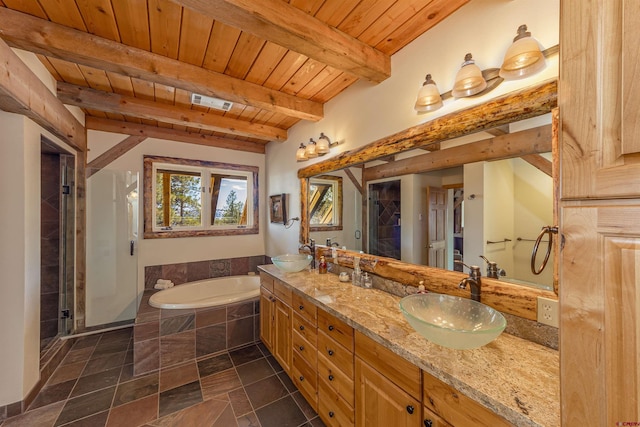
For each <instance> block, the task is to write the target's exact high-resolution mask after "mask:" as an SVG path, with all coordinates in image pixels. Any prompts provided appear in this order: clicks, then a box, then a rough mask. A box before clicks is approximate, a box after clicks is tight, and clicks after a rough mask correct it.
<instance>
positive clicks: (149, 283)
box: [144, 265, 162, 289]
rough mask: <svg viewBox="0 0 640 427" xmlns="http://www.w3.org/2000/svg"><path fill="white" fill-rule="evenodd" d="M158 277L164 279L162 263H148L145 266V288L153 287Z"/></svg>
mask: <svg viewBox="0 0 640 427" xmlns="http://www.w3.org/2000/svg"><path fill="white" fill-rule="evenodd" d="M158 279H162V266H161V265H148V266H146V267H145V268H144V288H145V289H153V285H155V284H156V282H157V281H158Z"/></svg>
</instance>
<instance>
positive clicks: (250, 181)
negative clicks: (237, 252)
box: [143, 155, 259, 239]
mask: <svg viewBox="0 0 640 427" xmlns="http://www.w3.org/2000/svg"><path fill="white" fill-rule="evenodd" d="M159 168H160V169H168V170H176V171H180V170H183V171H185V172H193V171H200V173H201V177H202V182H203V184H204V185H203V186H204V188H205V190H204V193H203V197H202V203H201V225H200V226H194V227H177V228H175V227H174V228H172V229H161V227H158V226H156V221H155V213H156V193H155V188H156V179H155V178H156V176H155V175H156V171H157V169H159ZM143 169H144V172H143V180H144V182H143V186H144V190H143V191H144V201H143V202H144V234H143V237H144V238H145V239H162V238H177V237H203V236H235V235H245V234H258V233H259V198H258V197H259V196H258V188H259V187H258V172H259V168H258V167H257V166H248V165H238V164H233V163H222V162H212V161H205V160H191V159H181V158H174V157H164V156H149V155H145V156H143ZM220 172H222V173H228V174H231V175H234V174H235V175H242V176H246V177H247V202H246V204H247V225H213V224H211V225H207V224H206V223H207V222H208V221H209V220H210V219H211V218H212V210H214V209H215V207H213V206H209V205H210V204H211V201H210V200H208V199H207V196H206V195H208V194H209V193H210V187H209V186H210V182H211V181H210V178H211V175H212V174H216V173H217V174H220Z"/></svg>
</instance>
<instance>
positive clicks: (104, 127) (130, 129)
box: [86, 117, 265, 154]
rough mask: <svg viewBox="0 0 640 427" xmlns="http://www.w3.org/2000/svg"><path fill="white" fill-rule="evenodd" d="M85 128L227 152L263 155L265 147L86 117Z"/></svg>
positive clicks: (241, 141)
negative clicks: (203, 146)
mask: <svg viewBox="0 0 640 427" xmlns="http://www.w3.org/2000/svg"><path fill="white" fill-rule="evenodd" d="M86 126H87V129H88V130H89V129H90V130H99V131H102V132H112V133H122V134H124V135H138V136H144V137H147V138H157V139H167V140H170V141H177V142H185V143H187V144H197V145H205V146H207V147H217V148H226V149H229V150H237V151H246V152H249V153H261V154H264V152H265V148H264V147H265V146H264V144H261V143H256V142H250V141H243V140H241V139H229V138H222V137H218V136H213V135H203V134H201V133H194V132H185V131H181V130H177V129H168V128H159V127H155V126H149V125H143V124H137V123H129V122H122V121H119V120H109V119H100V118H97V117H87V119H86Z"/></svg>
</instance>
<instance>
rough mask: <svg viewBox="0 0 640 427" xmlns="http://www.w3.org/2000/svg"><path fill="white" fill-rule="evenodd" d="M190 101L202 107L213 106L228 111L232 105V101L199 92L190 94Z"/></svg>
mask: <svg viewBox="0 0 640 427" xmlns="http://www.w3.org/2000/svg"><path fill="white" fill-rule="evenodd" d="M191 103H192V104H194V105H202V106H203V107H209V108H215V109H216V110H222V111H229V110H231V107H233V102H231V101H225V100H224V99H219V98H212V97H210V96H205V95H200V94H199V93H192V94H191Z"/></svg>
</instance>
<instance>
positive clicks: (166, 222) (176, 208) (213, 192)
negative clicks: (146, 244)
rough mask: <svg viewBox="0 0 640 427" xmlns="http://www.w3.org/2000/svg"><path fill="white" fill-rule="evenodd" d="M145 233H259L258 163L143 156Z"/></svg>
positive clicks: (213, 234)
mask: <svg viewBox="0 0 640 427" xmlns="http://www.w3.org/2000/svg"><path fill="white" fill-rule="evenodd" d="M144 179H145V182H144V187H145V206H144V215H145V224H144V227H145V235H144V236H145V238H164V237H188V236H215V235H234V234H257V233H258V200H257V197H258V196H257V195H258V168H257V167H254V166H243V165H234V164H227V163H217V162H206V161H200V160H185V159H174V158H169V157H157V156H145V157H144Z"/></svg>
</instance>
